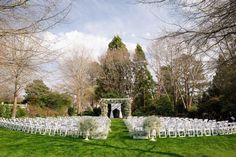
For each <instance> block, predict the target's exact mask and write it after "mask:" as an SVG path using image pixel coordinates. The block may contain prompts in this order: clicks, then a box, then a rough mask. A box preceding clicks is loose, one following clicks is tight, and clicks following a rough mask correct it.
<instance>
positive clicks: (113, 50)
mask: <svg viewBox="0 0 236 157" xmlns="http://www.w3.org/2000/svg"><path fill="white" fill-rule="evenodd" d="M129 57H130V55H129V52H128V50H127V48H126V46H125V44H124V43H123V42H122V40H121V38H120V37H119V36H115V37H114V38H113V39H112V41H111V42H110V43H109V45H108V50H107V53H106V54H105V56H103V57H102V58H101V60H100V71H99V76H98V78H97V86H98V87H97V88H96V91H95V93H96V96H97V98H102V97H108V98H111V97H113V98H114V97H127V95H128V96H129V95H130V93H131V92H130V91H131V89H132V87H131V86H132V82H131V80H132V71H131V61H130V59H129Z"/></svg>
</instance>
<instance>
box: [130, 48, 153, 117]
mask: <svg viewBox="0 0 236 157" xmlns="http://www.w3.org/2000/svg"><path fill="white" fill-rule="evenodd" d="M133 64H134V68H133V73H134V85H133V86H134V87H133V88H134V90H133V98H134V101H133V106H132V107H133V110H134V114H135V112H142V113H145V112H149V110H150V109H151V107H152V106H153V105H154V103H153V98H154V95H155V82H154V80H153V78H152V75H151V73H150V72H149V70H148V68H147V60H146V57H145V54H144V51H143V49H142V47H141V46H140V45H139V44H137V46H136V49H135V55H134V59H133Z"/></svg>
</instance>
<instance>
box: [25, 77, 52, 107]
mask: <svg viewBox="0 0 236 157" xmlns="http://www.w3.org/2000/svg"><path fill="white" fill-rule="evenodd" d="M25 93H26V95H25V102H27V103H30V104H31V105H39V106H45V99H46V98H47V96H48V95H49V93H50V90H49V88H48V87H47V86H46V85H45V84H44V82H43V81H42V80H34V81H33V82H32V83H29V84H28V85H27V86H26V88H25Z"/></svg>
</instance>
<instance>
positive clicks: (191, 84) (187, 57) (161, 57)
mask: <svg viewBox="0 0 236 157" xmlns="http://www.w3.org/2000/svg"><path fill="white" fill-rule="evenodd" d="M176 43H178V40H170V39H165V40H162V41H158V42H154V44H153V45H152V48H151V51H150V55H151V56H152V57H151V58H152V60H151V61H152V62H151V63H154V64H151V65H152V67H153V68H154V71H155V72H156V75H157V79H158V85H159V88H158V89H159V93H160V94H162V93H164V94H165V95H167V96H168V97H169V99H170V100H171V98H173V102H174V105H176V104H177V101H178V100H181V101H182V103H183V105H184V108H185V109H186V110H190V109H191V106H192V102H193V97H194V96H195V95H196V94H198V93H199V92H200V91H202V89H203V83H204V81H205V78H204V64H202V61H201V57H198V59H197V58H196V57H195V55H192V53H193V50H192V49H189V48H187V46H186V45H184V44H182V45H181V46H180V45H178V44H176ZM156 63H158V64H156Z"/></svg>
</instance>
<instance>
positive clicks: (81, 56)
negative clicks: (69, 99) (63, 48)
mask: <svg viewBox="0 0 236 157" xmlns="http://www.w3.org/2000/svg"><path fill="white" fill-rule="evenodd" d="M88 54H89V51H88V50H86V49H74V50H72V55H71V56H69V57H66V58H65V59H63V61H62V63H61V66H60V70H61V74H62V77H63V84H64V90H65V91H66V92H67V93H69V94H71V95H72V96H74V97H75V98H76V101H75V104H76V108H77V111H78V113H79V114H80V113H81V112H82V109H83V107H85V105H86V104H85V103H86V102H87V100H88V99H89V97H90V96H91V95H93V93H94V89H93V84H92V83H93V81H94V80H93V79H92V77H91V76H92V75H94V73H93V74H92V75H90V74H91V73H90V72H91V65H92V60H91V58H90V56H89V55H88Z"/></svg>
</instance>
